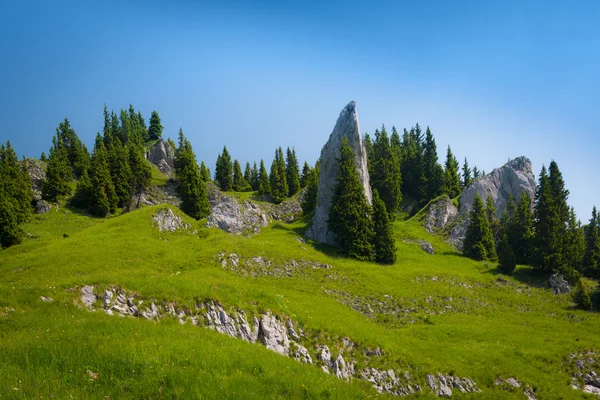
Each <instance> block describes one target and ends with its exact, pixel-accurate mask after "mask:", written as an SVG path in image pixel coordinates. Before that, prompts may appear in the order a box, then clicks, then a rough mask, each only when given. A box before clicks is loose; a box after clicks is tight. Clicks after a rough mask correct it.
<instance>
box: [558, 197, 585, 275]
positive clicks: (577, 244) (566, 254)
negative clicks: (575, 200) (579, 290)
mask: <svg viewBox="0 0 600 400" xmlns="http://www.w3.org/2000/svg"><path fill="white" fill-rule="evenodd" d="M584 255H585V236H584V233H583V227H582V226H581V222H580V221H579V220H578V219H577V216H576V214H575V209H574V208H573V207H570V208H569V220H568V221H567V231H566V234H565V237H564V238H563V260H562V270H563V276H565V279H567V277H566V275H570V276H571V277H570V279H567V280H569V281H570V282H574V281H576V280H577V279H579V276H580V271H582V270H583V257H584Z"/></svg>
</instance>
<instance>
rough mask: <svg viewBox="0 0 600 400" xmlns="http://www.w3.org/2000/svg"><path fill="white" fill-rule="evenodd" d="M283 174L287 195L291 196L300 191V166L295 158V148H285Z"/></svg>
mask: <svg viewBox="0 0 600 400" xmlns="http://www.w3.org/2000/svg"><path fill="white" fill-rule="evenodd" d="M285 174H286V179H287V185H288V196H290V197H291V196H293V195H295V194H296V193H298V191H300V167H298V159H297V158H296V150H295V149H292V150H290V148H289V147H288V148H287V152H286V158H285Z"/></svg>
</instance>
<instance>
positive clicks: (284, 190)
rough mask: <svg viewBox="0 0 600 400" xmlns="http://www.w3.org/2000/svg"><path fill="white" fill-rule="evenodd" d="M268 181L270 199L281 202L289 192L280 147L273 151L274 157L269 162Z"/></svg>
mask: <svg viewBox="0 0 600 400" xmlns="http://www.w3.org/2000/svg"><path fill="white" fill-rule="evenodd" d="M269 181H270V183H271V199H272V200H273V201H274V202H275V203H281V202H282V201H283V200H284V199H285V198H286V196H287V195H288V192H289V190H288V185H287V176H286V171H285V160H284V158H283V150H282V149H281V147H279V149H277V150H276V151H275V158H274V159H273V163H272V164H271V173H270V174H269Z"/></svg>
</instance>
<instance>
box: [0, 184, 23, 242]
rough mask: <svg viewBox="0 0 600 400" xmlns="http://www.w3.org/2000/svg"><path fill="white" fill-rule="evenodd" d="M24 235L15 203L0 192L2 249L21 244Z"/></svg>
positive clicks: (0, 237) (0, 239)
mask: <svg viewBox="0 0 600 400" xmlns="http://www.w3.org/2000/svg"><path fill="white" fill-rule="evenodd" d="M22 234H23V232H22V231H21V229H20V228H19V224H18V221H17V212H16V210H15V208H14V207H13V203H12V202H11V201H10V199H9V198H8V197H6V194H5V193H4V191H2V190H0V247H1V248H7V247H10V246H12V245H15V244H19V243H21V236H22Z"/></svg>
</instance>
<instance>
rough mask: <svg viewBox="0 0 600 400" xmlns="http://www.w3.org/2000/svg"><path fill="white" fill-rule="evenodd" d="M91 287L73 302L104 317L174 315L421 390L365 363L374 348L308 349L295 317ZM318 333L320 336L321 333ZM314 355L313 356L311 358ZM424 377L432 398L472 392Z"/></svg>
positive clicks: (395, 391) (329, 366)
mask: <svg viewBox="0 0 600 400" xmlns="http://www.w3.org/2000/svg"><path fill="white" fill-rule="evenodd" d="M96 291H97V288H95V287H94V286H84V287H82V288H80V289H79V293H80V297H79V299H78V300H76V302H78V303H79V304H82V305H83V306H84V307H86V308H88V309H89V310H95V309H101V310H103V311H104V312H105V313H107V314H109V315H119V316H122V317H126V316H130V317H137V318H144V319H146V320H161V319H162V318H176V319H177V320H178V321H179V322H180V323H181V324H186V323H188V322H189V323H191V324H193V325H197V326H204V327H207V328H209V329H213V330H215V331H217V332H219V333H221V334H224V335H228V336H230V337H233V338H237V339H240V340H244V341H247V342H249V343H258V344H261V345H263V346H265V347H266V348H267V349H269V350H271V351H274V352H276V353H278V354H280V355H282V356H286V357H290V358H293V359H295V360H296V361H298V362H300V363H304V364H314V365H317V366H319V367H320V368H321V369H322V370H323V372H325V373H328V374H332V375H334V376H336V377H337V378H338V379H342V380H350V379H362V380H365V381H367V382H369V383H371V384H372V385H373V387H374V388H375V389H376V390H377V391H378V392H379V393H387V394H392V395H396V396H406V395H411V394H415V393H417V392H423V389H422V386H421V385H419V383H418V382H417V381H416V380H414V379H413V378H412V377H411V374H410V373H409V371H404V372H403V373H402V372H400V371H398V370H395V369H393V368H388V369H377V368H373V367H370V366H369V360H370V359H372V358H373V357H377V358H381V357H384V354H383V352H382V351H381V350H380V349H378V348H377V349H375V350H373V349H371V348H364V347H362V346H361V345H359V344H358V343H355V342H354V341H352V340H351V339H350V338H347V337H344V338H342V339H341V341H340V342H339V343H338V344H337V345H336V347H337V349H336V350H337V351H336V353H333V354H337V356H332V351H331V350H330V347H329V346H328V345H326V344H316V345H314V346H313V350H312V351H311V350H310V348H311V347H310V345H309V346H308V347H305V345H308V344H309V343H313V342H314V340H313V339H314V337H313V336H311V334H310V333H307V332H305V330H304V329H303V328H302V327H301V326H300V325H299V324H298V323H297V322H295V321H293V320H292V319H290V318H288V317H286V316H278V315H274V314H273V313H271V312H270V311H266V312H264V313H260V314H257V315H251V314H249V313H246V312H245V311H243V310H239V309H237V310H226V309H225V307H224V306H223V305H222V304H220V303H219V302H217V301H211V300H206V301H203V302H198V303H197V304H196V305H195V307H186V306H182V305H179V304H177V303H175V302H168V301H162V302H157V301H155V300H153V299H146V298H143V297H142V296H140V295H139V294H137V293H134V292H131V291H128V290H125V289H123V288H121V287H119V286H109V287H108V288H106V289H105V290H103V291H101V294H96V293H97V292H96ZM319 337H321V338H322V335H320V336H319ZM356 352H360V353H362V355H363V356H364V357H366V360H367V361H363V362H362V363H361V364H362V367H361V368H360V371H359V369H358V367H359V363H358V362H357V361H355V357H356ZM313 355H314V358H313ZM425 380H426V382H427V385H428V386H429V388H430V389H431V391H432V392H433V393H434V394H436V395H437V396H444V397H451V396H452V393H453V389H457V390H459V391H460V392H462V393H478V392H481V389H479V388H477V385H476V384H475V382H473V381H472V380H471V379H468V378H459V377H456V376H454V375H452V374H441V373H438V374H437V378H436V377H434V376H433V375H429V374H428V375H426V376H425Z"/></svg>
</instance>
